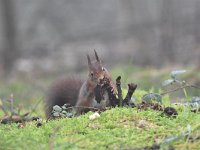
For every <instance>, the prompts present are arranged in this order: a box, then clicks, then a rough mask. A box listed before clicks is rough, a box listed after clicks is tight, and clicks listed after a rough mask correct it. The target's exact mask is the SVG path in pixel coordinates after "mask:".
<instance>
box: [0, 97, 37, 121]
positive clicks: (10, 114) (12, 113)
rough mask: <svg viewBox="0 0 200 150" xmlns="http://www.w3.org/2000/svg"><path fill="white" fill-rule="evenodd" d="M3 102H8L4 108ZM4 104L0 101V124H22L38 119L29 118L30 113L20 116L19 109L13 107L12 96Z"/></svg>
mask: <svg viewBox="0 0 200 150" xmlns="http://www.w3.org/2000/svg"><path fill="white" fill-rule="evenodd" d="M5 102H9V103H8V106H7V107H6V105H5ZM5 102H4V103H3V101H2V100H0V109H1V110H2V111H3V112H4V117H2V118H0V120H1V121H0V123H2V124H9V123H24V122H26V121H32V120H38V119H39V117H31V112H26V113H24V114H21V108H20V107H15V106H14V96H13V94H11V95H10V98H9V99H8V100H6V101H5Z"/></svg>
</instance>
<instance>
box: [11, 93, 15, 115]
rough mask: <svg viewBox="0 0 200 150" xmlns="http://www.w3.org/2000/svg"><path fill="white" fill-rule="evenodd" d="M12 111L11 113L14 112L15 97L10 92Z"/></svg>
mask: <svg viewBox="0 0 200 150" xmlns="http://www.w3.org/2000/svg"><path fill="white" fill-rule="evenodd" d="M10 112H11V115H13V114H14V98H13V94H10Z"/></svg>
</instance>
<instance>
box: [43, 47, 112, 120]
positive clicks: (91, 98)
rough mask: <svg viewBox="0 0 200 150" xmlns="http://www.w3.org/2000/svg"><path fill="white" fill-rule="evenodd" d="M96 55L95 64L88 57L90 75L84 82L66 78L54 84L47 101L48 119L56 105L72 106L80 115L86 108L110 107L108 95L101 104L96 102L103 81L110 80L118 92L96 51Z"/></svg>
mask: <svg viewBox="0 0 200 150" xmlns="http://www.w3.org/2000/svg"><path fill="white" fill-rule="evenodd" d="M94 53H95V58H96V61H95V62H91V60H90V56H89V55H87V61H88V69H89V74H88V78H87V79H86V80H85V81H84V82H83V81H82V80H81V79H79V78H66V79H63V80H60V81H58V82H56V83H54V84H53V86H52V87H51V88H50V90H49V93H48V95H47V98H46V101H45V105H46V117H50V116H51V112H52V108H53V106H54V105H59V106H63V105H64V104H70V105H71V106H76V107H77V108H78V109H76V110H77V112H78V113H81V112H83V111H84V108H86V107H98V108H99V107H105V106H109V105H110V104H109V100H108V96H107V95H106V93H105V94H104V101H103V100H102V102H101V103H97V100H95V92H96V90H95V88H96V87H97V85H100V84H101V83H102V82H101V81H102V80H104V79H108V80H109V82H110V83H109V84H110V85H111V87H113V90H114V92H116V88H115V84H113V81H112V79H111V76H110V74H109V72H108V71H107V69H106V68H105V67H104V66H103V65H102V62H101V60H100V59H99V56H98V54H97V52H96V51H95V50H94Z"/></svg>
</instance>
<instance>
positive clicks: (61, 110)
mask: <svg viewBox="0 0 200 150" xmlns="http://www.w3.org/2000/svg"><path fill="white" fill-rule="evenodd" d="M69 106H70V105H68V104H64V105H63V106H62V107H60V106H58V105H55V106H53V111H52V116H53V117H64V118H72V117H73V116H74V115H75V111H73V108H71V107H69Z"/></svg>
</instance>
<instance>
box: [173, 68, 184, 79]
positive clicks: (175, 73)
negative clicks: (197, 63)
mask: <svg viewBox="0 0 200 150" xmlns="http://www.w3.org/2000/svg"><path fill="white" fill-rule="evenodd" d="M185 72H186V70H175V71H172V72H171V78H172V79H176V77H177V75H180V74H183V73H185Z"/></svg>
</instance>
